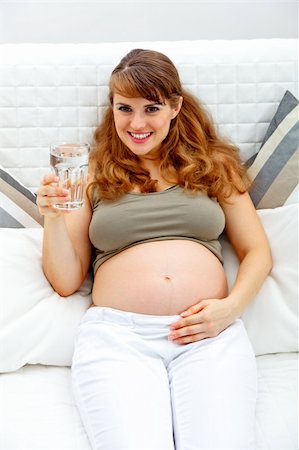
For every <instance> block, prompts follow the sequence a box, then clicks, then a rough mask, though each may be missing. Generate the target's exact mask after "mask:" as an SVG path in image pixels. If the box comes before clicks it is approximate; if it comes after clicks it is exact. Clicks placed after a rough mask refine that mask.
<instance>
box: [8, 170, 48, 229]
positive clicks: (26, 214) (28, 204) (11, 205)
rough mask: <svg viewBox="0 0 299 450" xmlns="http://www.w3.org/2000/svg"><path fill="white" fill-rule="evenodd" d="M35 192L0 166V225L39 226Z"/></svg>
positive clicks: (41, 219) (40, 225)
mask: <svg viewBox="0 0 299 450" xmlns="http://www.w3.org/2000/svg"><path fill="white" fill-rule="evenodd" d="M42 226H43V216H42V215H41V214H40V213H39V211H38V207H37V205H36V196H35V194H34V193H33V192H32V191H31V190H30V189H28V188H27V187H26V186H24V185H23V184H22V183H20V182H19V181H18V180H17V179H16V178H14V177H13V176H12V175H11V174H10V173H9V172H8V171H7V170H6V169H4V168H3V167H1V166H0V227H2V228H40V227H42Z"/></svg>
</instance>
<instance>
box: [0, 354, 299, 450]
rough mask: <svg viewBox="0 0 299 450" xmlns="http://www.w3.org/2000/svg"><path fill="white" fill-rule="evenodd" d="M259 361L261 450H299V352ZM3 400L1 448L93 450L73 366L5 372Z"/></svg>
mask: <svg viewBox="0 0 299 450" xmlns="http://www.w3.org/2000/svg"><path fill="white" fill-rule="evenodd" d="M256 361H257V367H258V385H259V394H258V401H257V412H256V433H257V447H256V450H261V449H262V450H266V449H267V450H297V449H298V443H297V442H295V441H294V436H296V427H297V418H298V411H297V404H296V392H297V383H298V381H297V364H298V354H297V353H277V354H272V355H271V354H269V355H262V356H258V357H257V358H256ZM0 398H1V413H0V414H1V419H0V420H1V423H0V429H1V430H5V431H4V433H3V432H2V434H1V436H0V449H1V450H53V449H54V448H55V449H59V450H90V445H89V442H88V439H87V436H86V434H85V431H84V428H83V426H82V424H81V421H80V417H79V413H78V410H77V408H76V407H75V405H74V398H73V395H72V390H71V384H70V368H69V367H58V366H42V365H26V366H24V367H22V368H21V369H19V370H17V371H16V372H13V373H7V374H1V375H0ZM107 450H108V449H107Z"/></svg>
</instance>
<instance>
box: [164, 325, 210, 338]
mask: <svg viewBox="0 0 299 450" xmlns="http://www.w3.org/2000/svg"><path fill="white" fill-rule="evenodd" d="M205 331H206V330H205V326H204V324H200V323H197V324H196V325H190V326H187V327H184V328H179V329H178V330H174V331H171V333H170V334H169V336H168V337H169V340H171V341H172V340H175V339H178V338H180V337H183V336H192V335H194V334H197V333H203V332H205Z"/></svg>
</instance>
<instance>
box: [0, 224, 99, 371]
mask: <svg viewBox="0 0 299 450" xmlns="http://www.w3.org/2000/svg"><path fill="white" fill-rule="evenodd" d="M42 233H43V229H38V228H26V229H25V228H19V229H18V228H0V249H1V257H0V372H10V371H14V370H17V369H19V368H20V367H22V366H24V365H25V364H46V365H57V366H69V365H70V364H71V358H72V354H73V342H74V337H75V332H76V328H77V326H78V324H79V321H80V319H81V317H82V315H83V314H84V312H85V311H86V309H87V308H88V306H89V305H90V303H91V296H90V291H91V280H90V279H88V278H87V279H86V280H85V282H84V284H83V286H82V287H81V289H80V290H79V292H76V293H75V294H73V295H71V296H69V297H66V298H63V297H60V296H59V295H58V294H57V293H56V292H55V291H54V290H53V288H52V286H51V285H50V284H49V282H48V280H47V278H46V277H45V275H44V273H43V270H42V266H41V247H42Z"/></svg>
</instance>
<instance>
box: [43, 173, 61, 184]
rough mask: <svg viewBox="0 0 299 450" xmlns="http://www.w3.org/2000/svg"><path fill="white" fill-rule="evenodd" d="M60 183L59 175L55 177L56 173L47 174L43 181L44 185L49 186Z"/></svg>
mask: <svg viewBox="0 0 299 450" xmlns="http://www.w3.org/2000/svg"><path fill="white" fill-rule="evenodd" d="M58 181H59V177H58V176H57V175H55V173H53V172H50V173H47V174H46V175H45V176H44V178H43V179H42V185H44V186H45V185H47V184H50V183H58Z"/></svg>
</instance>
